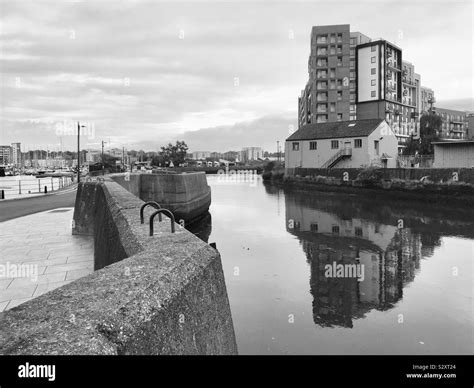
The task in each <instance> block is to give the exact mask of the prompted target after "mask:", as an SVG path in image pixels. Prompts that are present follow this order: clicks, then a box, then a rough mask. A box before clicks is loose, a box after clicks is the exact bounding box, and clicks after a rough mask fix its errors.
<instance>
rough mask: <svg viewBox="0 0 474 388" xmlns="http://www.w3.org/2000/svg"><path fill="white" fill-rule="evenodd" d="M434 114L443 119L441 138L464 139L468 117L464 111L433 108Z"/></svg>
mask: <svg viewBox="0 0 474 388" xmlns="http://www.w3.org/2000/svg"><path fill="white" fill-rule="evenodd" d="M435 110H436V113H437V114H438V115H440V116H441V118H442V119H443V126H442V129H441V138H443V139H466V138H467V132H468V131H467V128H468V115H467V113H466V112H464V111H460V110H454V109H444V108H439V107H438V106H437V107H436V108H435Z"/></svg>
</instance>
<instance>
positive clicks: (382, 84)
mask: <svg viewBox="0 0 474 388" xmlns="http://www.w3.org/2000/svg"><path fill="white" fill-rule="evenodd" d="M308 73H309V80H308V83H307V84H306V87H305V88H304V90H303V91H302V92H301V95H300V97H299V98H298V126H299V127H301V126H302V125H305V124H310V123H321V122H334V121H342V120H356V119H357V120H363V119H374V118H383V119H386V120H387V122H388V123H389V124H390V125H391V126H392V129H393V130H394V132H395V133H396V134H397V137H398V140H399V144H400V150H401V149H402V148H403V147H404V143H405V142H406V141H407V139H408V138H409V137H411V136H414V137H417V136H418V135H419V117H420V115H421V113H422V112H423V111H424V110H425V109H424V106H425V105H423V102H424V101H426V100H427V98H428V97H426V91H427V89H426V88H423V87H422V86H421V76H420V75H419V74H417V73H415V66H414V65H413V64H412V63H410V62H407V61H404V60H403V57H402V49H401V48H399V47H397V46H396V45H394V44H392V43H390V42H388V41H386V40H383V39H377V40H375V41H372V40H371V39H370V38H369V37H368V36H366V35H364V34H362V33H360V32H351V31H350V25H349V24H342V25H330V26H315V27H313V28H312V31H311V54H310V57H309V61H308ZM431 92H432V91H431ZM432 94H433V93H432Z"/></svg>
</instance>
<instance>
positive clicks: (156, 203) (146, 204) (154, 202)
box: [140, 201, 162, 224]
mask: <svg viewBox="0 0 474 388" xmlns="http://www.w3.org/2000/svg"><path fill="white" fill-rule="evenodd" d="M148 205H150V206H153V207H154V208H155V209H161V208H162V207H161V206H160V204H159V203H158V202H156V201H148V202H145V203H144V204H143V205H142V206H141V207H140V223H142V224H144V223H145V219H144V217H143V211H144V210H145V208H146V207H147V206H148ZM158 220H159V221H160V222H161V220H162V218H161V214H160V217H159V218H158Z"/></svg>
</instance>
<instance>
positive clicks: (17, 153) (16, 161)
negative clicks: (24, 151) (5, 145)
mask: <svg viewBox="0 0 474 388" xmlns="http://www.w3.org/2000/svg"><path fill="white" fill-rule="evenodd" d="M12 163H13V165H14V166H15V167H21V143H12Z"/></svg>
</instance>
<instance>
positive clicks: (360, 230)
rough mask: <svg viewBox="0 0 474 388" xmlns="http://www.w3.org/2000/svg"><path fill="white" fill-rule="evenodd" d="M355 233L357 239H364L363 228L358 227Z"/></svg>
mask: <svg viewBox="0 0 474 388" xmlns="http://www.w3.org/2000/svg"><path fill="white" fill-rule="evenodd" d="M354 232H355V235H356V236H357V237H362V228H360V227H358V226H356V227H355V230H354Z"/></svg>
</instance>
